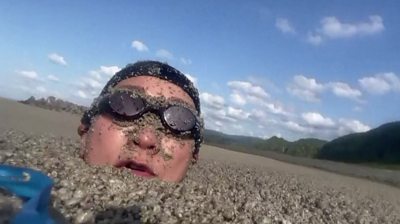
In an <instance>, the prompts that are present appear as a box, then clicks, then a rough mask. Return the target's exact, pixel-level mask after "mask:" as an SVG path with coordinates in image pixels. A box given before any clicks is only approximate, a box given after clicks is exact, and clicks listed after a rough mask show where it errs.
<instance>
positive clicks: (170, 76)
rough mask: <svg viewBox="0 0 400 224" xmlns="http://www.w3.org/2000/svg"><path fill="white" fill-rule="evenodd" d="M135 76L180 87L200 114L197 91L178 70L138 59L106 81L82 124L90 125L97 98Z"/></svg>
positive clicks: (198, 137) (197, 139)
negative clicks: (158, 79) (158, 80)
mask: <svg viewBox="0 0 400 224" xmlns="http://www.w3.org/2000/svg"><path fill="white" fill-rule="evenodd" d="M137 76H153V77H157V78H160V79H164V80H167V81H169V82H171V83H173V84H175V85H177V86H179V87H180V88H182V89H183V90H184V91H185V92H186V93H187V94H188V95H189V96H190V98H191V99H192V100H193V102H194V105H195V107H196V110H197V112H198V115H199V116H200V99H199V92H198V90H197V88H196V87H194V85H193V83H192V82H191V81H190V80H189V79H188V78H187V77H186V76H185V75H184V74H183V73H182V72H180V71H178V70H177V69H175V68H173V67H172V66H170V65H168V64H166V63H161V62H158V61H138V62H136V63H134V64H128V65H127V66H125V68H123V69H122V70H120V71H119V72H117V73H115V75H114V76H113V77H111V79H110V80H109V81H108V82H107V84H106V85H105V86H104V88H103V90H102V91H101V93H100V95H99V96H98V97H97V98H96V99H94V101H93V103H92V105H91V106H90V108H89V109H88V110H87V111H85V113H84V114H83V116H82V119H81V122H82V124H84V125H86V126H87V127H89V126H90V125H91V121H92V118H93V117H94V116H95V115H97V114H98V100H99V99H101V98H102V97H103V96H105V95H107V94H109V93H111V91H112V89H113V87H115V86H116V85H117V84H118V83H119V82H121V81H122V80H125V79H128V78H131V77H137ZM202 128H203V127H201V128H200V130H199V131H198V132H199V133H198V134H196V135H195V136H194V137H195V150H194V153H198V151H199V149H200V145H201V142H202V141H203V136H202Z"/></svg>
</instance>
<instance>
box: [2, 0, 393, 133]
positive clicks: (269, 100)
mask: <svg viewBox="0 0 400 224" xmlns="http://www.w3.org/2000/svg"><path fill="white" fill-rule="evenodd" d="M398 9H400V2H399V1H395V0H393V1H330V2H327V1H232V0H231V1H143V2H138V1H118V3H115V2H110V1H17V2H16V1H1V2H0V60H1V62H2V63H1V64H2V66H1V67H0V96H3V97H8V98H13V99H24V98H27V97H29V96H30V95H34V96H37V97H45V96H49V95H54V96H57V97H59V98H62V99H67V100H70V101H73V102H75V103H80V104H84V105H89V104H90V102H91V101H92V99H93V97H95V96H96V95H97V94H98V93H99V91H100V89H101V88H102V86H103V85H104V83H105V82H106V81H107V80H108V79H109V78H110V77H111V75H112V74H113V73H115V72H116V71H118V70H119V69H120V68H122V67H124V66H125V65H126V64H128V63H132V62H135V61H137V60H141V59H155V60H160V61H165V62H168V63H169V64H171V65H172V66H174V67H176V68H178V69H179V70H181V71H182V72H184V73H185V74H187V75H188V76H189V77H190V78H192V79H193V80H194V81H195V84H196V86H197V87H198V88H199V90H200V93H201V102H202V110H203V115H204V119H205V121H206V127H207V128H210V129H214V130H219V131H222V132H225V133H229V134H240V135H250V136H258V137H263V138H268V137H271V136H274V135H276V136H282V137H284V138H286V139H289V140H296V139H299V138H304V137H317V138H322V139H328V140H329V139H333V138H335V137H338V136H341V135H344V134H348V133H353V132H362V131H367V130H369V129H371V128H375V127H377V126H379V125H381V124H383V123H386V122H390V121H395V120H400V104H399V100H400V61H399V56H400V53H399V52H400V41H398V40H400V15H399V13H398Z"/></svg>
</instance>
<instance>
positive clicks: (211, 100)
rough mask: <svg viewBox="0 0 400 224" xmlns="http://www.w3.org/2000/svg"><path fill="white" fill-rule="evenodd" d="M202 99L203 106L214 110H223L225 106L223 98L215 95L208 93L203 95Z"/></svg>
mask: <svg viewBox="0 0 400 224" xmlns="http://www.w3.org/2000/svg"><path fill="white" fill-rule="evenodd" d="M200 99H201V100H202V102H201V103H202V104H204V105H206V106H209V107H211V108H214V109H222V108H223V107H224V105H225V100H224V98H223V97H222V96H219V95H213V94H211V93H207V92H204V93H201V94H200Z"/></svg>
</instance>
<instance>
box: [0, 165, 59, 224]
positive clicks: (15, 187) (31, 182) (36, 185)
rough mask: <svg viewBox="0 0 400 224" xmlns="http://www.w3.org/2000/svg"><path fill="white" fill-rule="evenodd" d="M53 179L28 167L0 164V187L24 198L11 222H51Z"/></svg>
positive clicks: (40, 223) (20, 223) (18, 223)
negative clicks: (50, 207) (50, 205)
mask: <svg viewBox="0 0 400 224" xmlns="http://www.w3.org/2000/svg"><path fill="white" fill-rule="evenodd" d="M52 187H53V180H52V179H51V178H50V177H48V176H47V175H45V174H44V173H42V172H39V171H37V170H34V169H30V168H23V167H17V166H10V165H0V188H4V189H6V190H7V191H9V192H11V193H13V194H15V195H17V196H18V197H20V198H22V199H23V200H24V204H23V206H22V209H21V210H20V211H19V212H18V213H17V214H16V216H15V217H14V218H13V219H12V222H11V223H13V224H25V223H38V224H53V223H54V220H53V219H52V218H51V217H50V214H49V202H50V193H51V188H52Z"/></svg>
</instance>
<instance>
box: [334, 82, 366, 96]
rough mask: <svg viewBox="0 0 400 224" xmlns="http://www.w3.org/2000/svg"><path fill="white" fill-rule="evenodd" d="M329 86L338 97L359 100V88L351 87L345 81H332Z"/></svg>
mask: <svg viewBox="0 0 400 224" xmlns="http://www.w3.org/2000/svg"><path fill="white" fill-rule="evenodd" d="M329 86H330V87H331V88H332V92H333V94H335V95H336V96H339V97H344V98H349V99H353V100H359V97H361V95H362V93H361V91H360V90H358V89H353V88H351V87H350V86H349V85H348V84H347V83H343V82H332V83H330V84H329Z"/></svg>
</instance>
